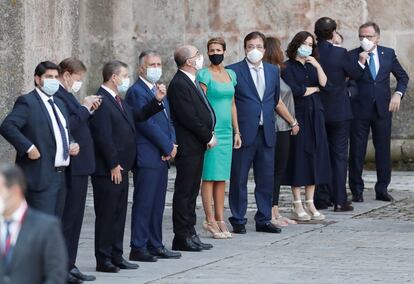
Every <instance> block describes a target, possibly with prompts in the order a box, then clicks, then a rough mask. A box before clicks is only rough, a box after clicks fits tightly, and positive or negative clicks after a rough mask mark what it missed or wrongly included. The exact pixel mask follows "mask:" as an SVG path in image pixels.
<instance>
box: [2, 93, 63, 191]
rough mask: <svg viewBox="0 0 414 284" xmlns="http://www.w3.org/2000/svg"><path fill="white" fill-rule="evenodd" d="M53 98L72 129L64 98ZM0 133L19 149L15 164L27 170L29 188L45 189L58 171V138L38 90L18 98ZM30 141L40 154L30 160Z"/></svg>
mask: <svg viewBox="0 0 414 284" xmlns="http://www.w3.org/2000/svg"><path fill="white" fill-rule="evenodd" d="M54 102H55V104H56V105H57V106H58V108H59V109H60V111H61V112H62V114H63V116H64V117H65V119H66V125H67V128H68V133H70V131H69V130H70V120H69V115H68V112H67V109H66V106H65V104H64V102H62V101H61V100H60V99H59V98H58V97H54ZM0 134H1V135H3V137H4V138H5V139H6V140H7V141H8V142H9V143H10V144H12V145H13V146H14V148H15V149H16V151H17V156H16V164H18V165H19V166H20V167H21V168H22V170H23V172H24V175H25V177H26V179H27V183H28V190H29V191H42V190H44V189H45V188H47V187H48V186H49V184H50V180H51V178H52V177H53V175H55V174H56V171H55V155H56V141H55V136H54V132H53V126H52V120H51V119H50V116H49V114H48V112H47V109H46V106H45V105H44V103H43V101H42V99H41V98H40V96H39V94H38V93H37V91H36V90H33V91H31V92H30V93H28V94H26V95H23V96H20V97H18V98H17V100H16V102H15V104H14V107H13V109H12V111H11V112H10V113H9V114H8V115H7V116H6V118H5V119H4V121H3V123H2V125H1V126H0ZM69 135H70V134H69ZM31 145H35V146H36V147H37V149H38V150H39V152H40V155H41V157H40V158H39V159H37V160H30V159H29V158H28V156H27V153H26V152H27V150H28V149H29V148H30V146H31Z"/></svg>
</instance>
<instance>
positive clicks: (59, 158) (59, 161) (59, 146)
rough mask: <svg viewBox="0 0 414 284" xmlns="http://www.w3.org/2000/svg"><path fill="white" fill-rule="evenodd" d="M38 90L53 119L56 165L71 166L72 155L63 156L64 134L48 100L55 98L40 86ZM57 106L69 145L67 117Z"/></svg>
mask: <svg viewBox="0 0 414 284" xmlns="http://www.w3.org/2000/svg"><path fill="white" fill-rule="evenodd" d="M36 91H37V93H38V94H39V96H40V98H41V99H42V102H43V103H44V105H45V107H46V109H47V112H48V114H49V117H50V120H51V121H52V127H53V134H54V136H55V141H56V155H55V167H67V166H69V162H70V155H69V156H68V158H67V159H66V160H65V159H64V158H63V141H62V138H61V137H62V136H61V135H60V130H59V125H58V123H57V120H56V117H55V114H54V113H53V109H52V106H51V105H50V103H49V102H48V101H49V99H52V100H53V96H50V97H49V96H47V95H46V94H44V93H43V92H42V91H41V90H40V89H39V88H36ZM55 107H56V112H57V114H58V116H59V120H60V122H61V123H62V126H63V129H64V130H65V133H66V139H67V143H68V146H69V132H68V128H67V122H66V119H65V117H64V116H63V114H62V112H61V111H60V109H59V107H58V105H56V104H55ZM32 147H33V146H32ZM32 147H30V148H29V151H28V152H30V150H31V149H32ZM40 155H42V153H40Z"/></svg>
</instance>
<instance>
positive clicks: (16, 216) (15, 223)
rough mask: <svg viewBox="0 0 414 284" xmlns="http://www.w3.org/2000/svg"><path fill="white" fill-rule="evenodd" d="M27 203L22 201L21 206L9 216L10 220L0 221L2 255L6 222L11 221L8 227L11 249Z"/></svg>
mask: <svg viewBox="0 0 414 284" xmlns="http://www.w3.org/2000/svg"><path fill="white" fill-rule="evenodd" d="M27 208H28V207H27V203H26V201H23V202H22V204H20V206H19V207H18V208H17V209H16V211H14V213H13V214H12V215H11V218H10V219H8V220H4V219H1V220H0V232H1V234H0V244H1V252H2V253H3V252H4V250H5V248H6V235H7V226H6V221H11V224H10V226H9V230H10V234H11V237H12V238H11V242H10V245H11V246H12V247H13V246H14V245H15V244H16V241H17V237H18V236H19V233H20V229H21V226H22V218H23V215H24V214H25V213H26V210H27Z"/></svg>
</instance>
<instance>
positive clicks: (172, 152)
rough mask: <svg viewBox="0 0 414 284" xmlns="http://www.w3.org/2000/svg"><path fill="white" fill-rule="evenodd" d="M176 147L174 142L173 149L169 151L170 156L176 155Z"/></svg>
mask: <svg viewBox="0 0 414 284" xmlns="http://www.w3.org/2000/svg"><path fill="white" fill-rule="evenodd" d="M177 148H178V145H177V144H174V147H173V150H172V151H171V153H170V157H171V158H175V156H176V155H177Z"/></svg>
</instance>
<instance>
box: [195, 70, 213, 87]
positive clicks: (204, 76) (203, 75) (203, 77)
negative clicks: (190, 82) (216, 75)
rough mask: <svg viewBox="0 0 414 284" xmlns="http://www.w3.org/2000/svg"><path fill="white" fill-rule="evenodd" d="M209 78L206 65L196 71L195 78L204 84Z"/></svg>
mask: <svg viewBox="0 0 414 284" xmlns="http://www.w3.org/2000/svg"><path fill="white" fill-rule="evenodd" d="M210 78H211V76H210V71H209V70H208V68H207V67H206V68H203V69H200V70H198V72H197V80H198V81H200V82H202V83H204V84H207V83H208V82H210Z"/></svg>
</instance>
